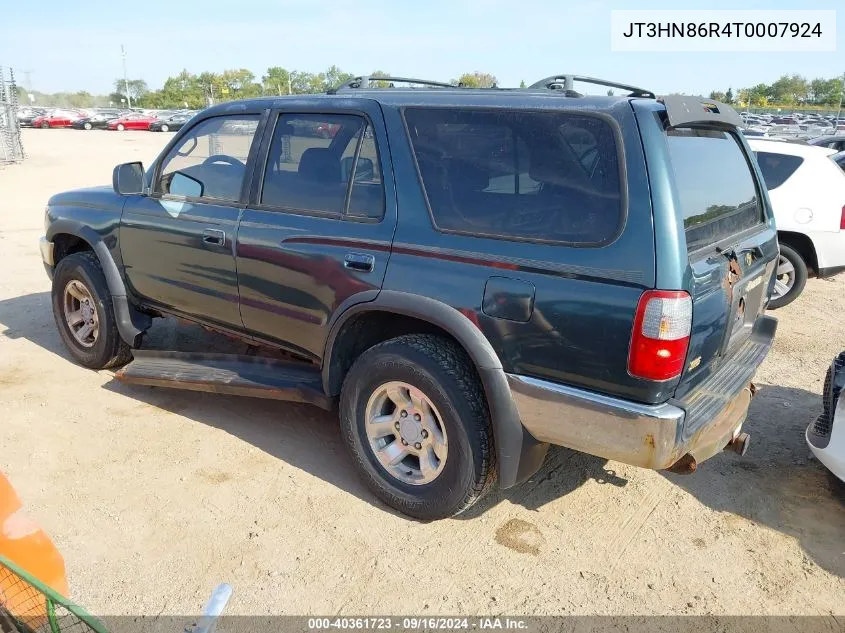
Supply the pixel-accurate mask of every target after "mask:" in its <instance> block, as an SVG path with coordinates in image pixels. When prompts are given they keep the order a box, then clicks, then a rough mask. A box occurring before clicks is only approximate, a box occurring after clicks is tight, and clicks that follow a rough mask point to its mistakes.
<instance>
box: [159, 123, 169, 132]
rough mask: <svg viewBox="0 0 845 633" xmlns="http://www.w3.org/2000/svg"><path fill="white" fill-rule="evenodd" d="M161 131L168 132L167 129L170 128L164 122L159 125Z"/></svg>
mask: <svg viewBox="0 0 845 633" xmlns="http://www.w3.org/2000/svg"><path fill="white" fill-rule="evenodd" d="M161 131H162V132H169V131H170V128H169V127H168V126H167V125H166V124H165V125H162V126H161Z"/></svg>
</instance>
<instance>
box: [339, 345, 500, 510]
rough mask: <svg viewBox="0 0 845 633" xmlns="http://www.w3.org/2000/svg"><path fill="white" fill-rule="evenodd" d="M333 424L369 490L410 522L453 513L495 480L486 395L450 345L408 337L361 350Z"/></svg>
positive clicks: (463, 358) (468, 363) (466, 362)
mask: <svg viewBox="0 0 845 633" xmlns="http://www.w3.org/2000/svg"><path fill="white" fill-rule="evenodd" d="M340 420H341V431H342V433H343V437H344V439H345V441H346V444H347V446H348V448H349V450H350V453H351V455H352V459H353V461H354V463H355V466H356V467H357V469H358V470H359V472H360V474H361V475H362V477H363V479H364V481H365V482H366V484H367V485H368V486H369V487H370V489H371V490H372V491H373V493H374V494H375V495H376V496H377V497H378V498H379V499H381V500H382V501H383V502H384V503H386V504H387V505H389V506H391V507H392V508H395V509H396V510H399V511H400V512H402V513H404V514H407V515H409V516H412V517H415V518H418V519H423V520H433V519H441V518H445V517H449V516H453V515H455V514H458V513H460V512H462V511H464V510H466V509H467V508H469V507H470V506H471V505H472V504H474V503H475V502H476V501H478V499H480V498H481V497H482V496H483V495H484V493H485V492H487V490H489V488H490V487H491V485H492V483H493V482H494V481H495V478H496V469H495V453H494V448H493V433H492V429H491V426H490V415H489V412H488V410H487V403H486V400H485V398H484V392H483V389H482V387H481V383H480V381H479V378H478V375H477V374H476V372H475V369H474V367H473V366H472V363H471V361H470V360H469V358H468V357H467V355H466V353H465V352H464V350H463V349H462V348H461V347H460V346H458V345H457V344H456V343H455V342H454V341H452V340H450V339H447V338H444V337H440V336H432V335H421V334H410V335H406V336H400V337H398V338H395V339H391V340H389V341H385V342H384V343H380V344H379V345H376V346H374V347H372V348H370V349H369V350H367V351H366V352H364V353H363V354H362V355H361V356H360V357H359V358H358V360H356V361H355V364H354V365H353V366H352V369H350V370H349V373H348V374H347V376H346V379H345V380H344V383H343V389H342V391H341V396H340Z"/></svg>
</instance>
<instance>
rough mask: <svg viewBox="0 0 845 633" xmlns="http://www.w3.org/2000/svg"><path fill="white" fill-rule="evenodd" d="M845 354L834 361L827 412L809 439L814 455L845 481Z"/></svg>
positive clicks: (826, 393)
mask: <svg viewBox="0 0 845 633" xmlns="http://www.w3.org/2000/svg"><path fill="white" fill-rule="evenodd" d="M843 394H845V352H842V353H841V354H839V356H838V357H837V358H836V359H834V361H833V363H832V364H831V366H830V369H829V370H828V374H827V376H826V377H825V391H824V393H823V394H822V400H823V402H824V411H823V412H822V414H821V415H820V416H819V418H818V420H816V421H815V423H813V424H811V425H810V426H808V427H807V432H806V433H805V438H806V440H807V445H808V446H809V447H810V450H811V451H812V452H813V455H815V456H816V458H817V459H818V460H819V461H820V462H821V463H822V464H824V465H825V466H827V468H828V469H829V470H830V472H832V473H833V474H834V475H836V476H837V477H838V478H839V479H841V480H842V481H845V396H843Z"/></svg>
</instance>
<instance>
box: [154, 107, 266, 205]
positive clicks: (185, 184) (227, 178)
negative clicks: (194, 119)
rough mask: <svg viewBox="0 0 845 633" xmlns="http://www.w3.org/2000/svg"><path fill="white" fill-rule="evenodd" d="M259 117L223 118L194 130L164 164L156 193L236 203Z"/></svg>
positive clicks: (216, 118)
mask: <svg viewBox="0 0 845 633" xmlns="http://www.w3.org/2000/svg"><path fill="white" fill-rule="evenodd" d="M258 120H259V116H258V115H257V114H256V115H251V114H247V115H239V116H220V117H214V118H211V119H206V120H205V121H202V122H201V123H198V124H197V125H196V126H195V127H193V128H191V130H190V131H189V132H188V134H187V135H186V136H185V137H183V138H182V140H181V141H180V142H179V144H178V145H177V146H176V147H174V148H173V149H171V150H170V153H169V154H168V155H167V157H166V158H165V159H164V161H163V162H162V167H161V175H160V176H159V179H158V182H157V183H156V186H155V191H156V192H158V193H161V194H171V195H179V196H188V197H202V198H212V199H216V200H228V201H231V202H236V201H238V200H239V199H240V197H241V187H242V186H243V181H244V176H245V175H246V163H247V159H248V157H249V151H250V148H251V147H252V143H253V141H254V139H255V130H256V129H257V128H258Z"/></svg>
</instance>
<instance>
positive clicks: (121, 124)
mask: <svg viewBox="0 0 845 633" xmlns="http://www.w3.org/2000/svg"><path fill="white" fill-rule="evenodd" d="M125 129H126V126H125V125H123V123H118V124H117V131H118V132H123V130H125Z"/></svg>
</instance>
